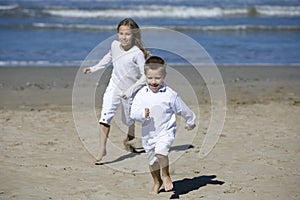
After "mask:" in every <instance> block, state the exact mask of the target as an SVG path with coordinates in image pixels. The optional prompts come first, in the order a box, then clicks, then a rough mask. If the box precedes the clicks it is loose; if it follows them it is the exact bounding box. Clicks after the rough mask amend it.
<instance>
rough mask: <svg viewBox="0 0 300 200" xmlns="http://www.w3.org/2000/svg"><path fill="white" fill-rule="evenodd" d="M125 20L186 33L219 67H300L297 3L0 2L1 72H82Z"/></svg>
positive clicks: (254, 0) (160, 0)
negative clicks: (14, 69) (84, 64)
mask: <svg viewBox="0 0 300 200" xmlns="http://www.w3.org/2000/svg"><path fill="white" fill-rule="evenodd" d="M126 17H132V18H133V19H134V20H135V21H136V22H137V23H138V24H139V25H140V27H141V28H147V27H164V28H170V29H172V30H176V31H179V32H181V33H184V34H186V35H187V36H189V37H191V38H193V39H194V40H195V41H197V42H198V43H199V44H200V45H202V46H203V47H204V49H205V50H206V51H207V52H208V54H209V55H210V56H211V58H212V59H213V60H214V62H215V63H217V64H300V53H299V52H300V1H298V0H260V1H258V0H211V1H207V0H190V1H185V0H154V1H148V0H129V1H121V0H119V1H116V0H67V1H58V0H44V1H37V0H9V1H8V0H0V66H25V67H26V66H79V65H80V63H81V62H82V60H84V59H85V58H86V56H87V55H88V54H89V52H90V51H91V50H92V49H93V48H94V47H96V46H97V45H98V44H99V43H101V42H102V41H104V40H106V39H107V38H109V37H110V36H113V35H114V34H116V26H117V24H118V23H119V21H121V20H122V19H123V18H126ZM182 48H187V47H186V46H185V45H184V44H182ZM190 53H191V56H193V53H194V52H190ZM163 56H166V57H167V58H166V59H167V60H168V62H171V63H175V64H180V63H181V62H182V60H180V59H178V57H176V56H175V55H173V54H164V55H163Z"/></svg>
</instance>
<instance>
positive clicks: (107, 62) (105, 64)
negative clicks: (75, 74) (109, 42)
mask: <svg viewBox="0 0 300 200" xmlns="http://www.w3.org/2000/svg"><path fill="white" fill-rule="evenodd" d="M111 61H112V55H111V50H110V51H109V52H108V53H107V54H106V55H104V56H103V58H102V59H101V60H100V61H99V62H98V63H97V64H96V65H94V66H92V67H86V68H84V69H83V73H85V74H88V73H93V72H95V71H98V70H99V69H103V68H105V67H108V66H110V65H111Z"/></svg>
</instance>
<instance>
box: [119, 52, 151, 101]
mask: <svg viewBox="0 0 300 200" xmlns="http://www.w3.org/2000/svg"><path fill="white" fill-rule="evenodd" d="M135 62H136V64H137V65H138V67H139V69H140V73H141V77H140V79H139V80H137V81H136V82H135V84H133V85H132V86H130V87H129V88H128V89H127V90H126V91H125V92H124V95H123V96H125V98H129V97H131V96H132V95H133V94H134V93H135V92H137V91H138V90H139V89H141V88H142V87H143V86H145V85H146V76H145V74H144V65H145V58H144V54H143V52H140V53H139V54H138V55H137V56H136V60H135ZM123 98H124V97H123Z"/></svg>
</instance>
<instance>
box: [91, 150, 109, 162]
mask: <svg viewBox="0 0 300 200" xmlns="http://www.w3.org/2000/svg"><path fill="white" fill-rule="evenodd" d="M104 156H106V150H105V151H104V153H103V155H100V154H98V155H97V157H95V158H94V160H93V163H94V164H95V165H101V160H102V158H103V157H104Z"/></svg>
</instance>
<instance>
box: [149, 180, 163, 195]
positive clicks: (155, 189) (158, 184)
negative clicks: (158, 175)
mask: <svg viewBox="0 0 300 200" xmlns="http://www.w3.org/2000/svg"><path fill="white" fill-rule="evenodd" d="M161 186H162V181H161V182H158V183H154V185H153V187H152V190H151V191H150V192H149V194H158V192H159V189H160V187H161Z"/></svg>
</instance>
